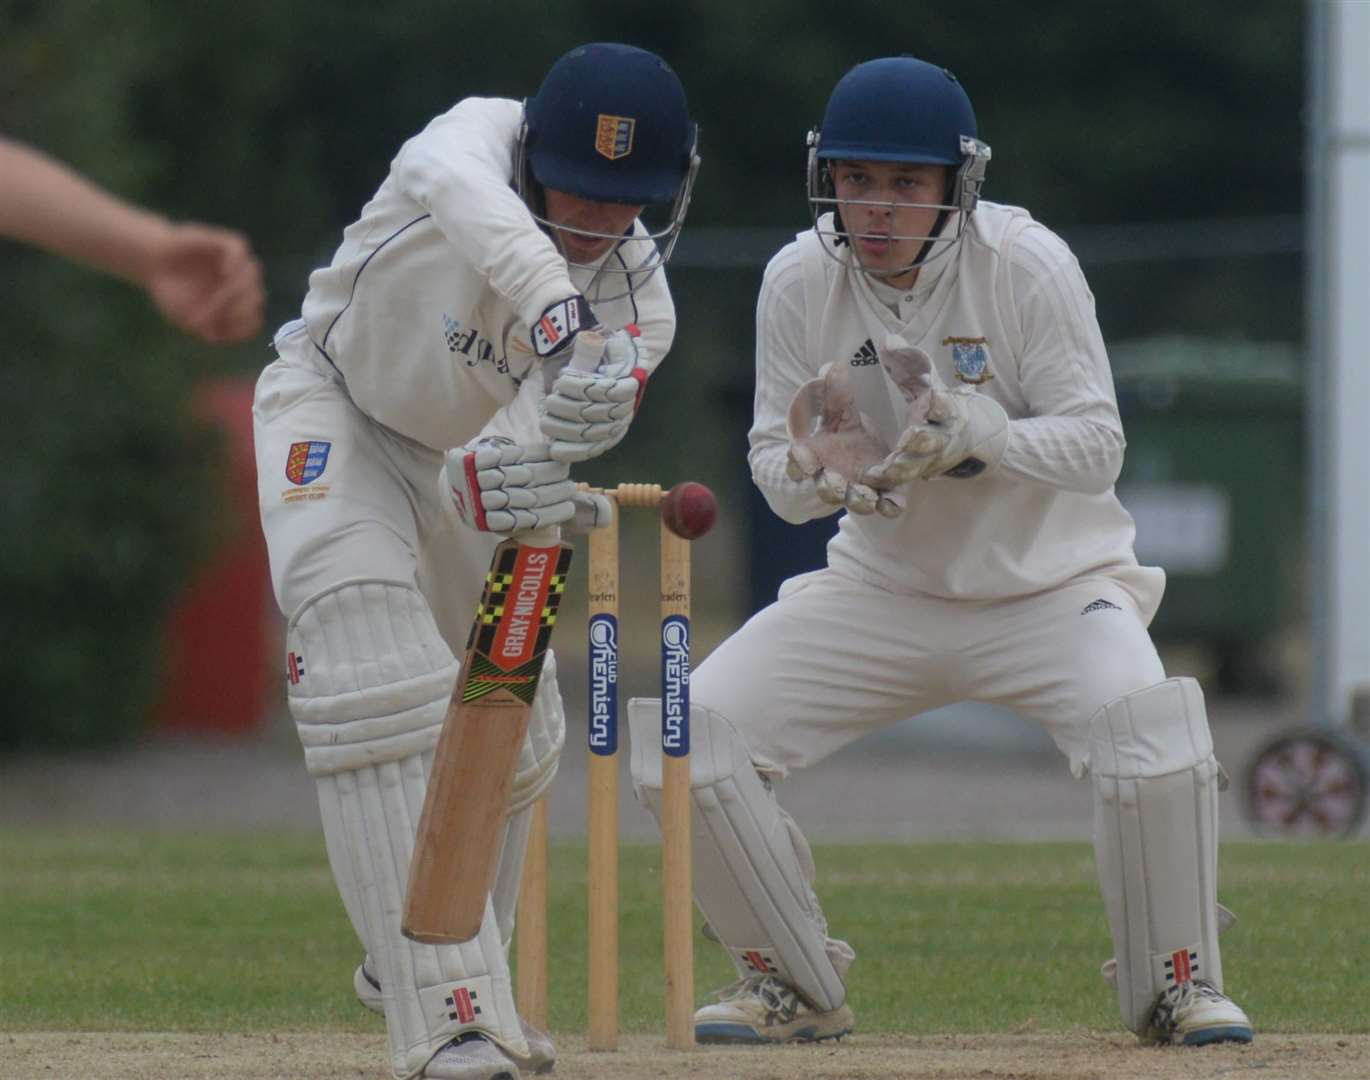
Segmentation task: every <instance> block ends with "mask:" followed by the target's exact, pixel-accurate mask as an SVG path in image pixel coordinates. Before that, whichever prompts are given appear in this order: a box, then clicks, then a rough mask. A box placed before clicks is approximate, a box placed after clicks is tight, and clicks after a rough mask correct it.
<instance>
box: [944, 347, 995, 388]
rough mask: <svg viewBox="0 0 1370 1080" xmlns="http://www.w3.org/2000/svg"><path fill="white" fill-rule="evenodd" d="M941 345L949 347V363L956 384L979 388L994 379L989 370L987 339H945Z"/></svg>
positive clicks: (992, 373)
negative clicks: (952, 369) (967, 384)
mask: <svg viewBox="0 0 1370 1080" xmlns="http://www.w3.org/2000/svg"><path fill="white" fill-rule="evenodd" d="M942 344H943V345H950V346H951V363H952V367H953V368H954V369H955V371H956V379H957V381H958V382H963V383H970V384H971V385H972V386H979V385H980V384H981V383H985V382H989V381H990V379H992V378H994V372H992V371H990V369H989V338H982V337H975V338H971V337H946V338H943V339H942Z"/></svg>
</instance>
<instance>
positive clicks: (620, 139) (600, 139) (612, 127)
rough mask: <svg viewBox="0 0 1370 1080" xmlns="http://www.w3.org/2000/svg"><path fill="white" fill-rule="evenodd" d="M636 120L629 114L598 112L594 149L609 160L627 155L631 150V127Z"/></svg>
mask: <svg viewBox="0 0 1370 1080" xmlns="http://www.w3.org/2000/svg"><path fill="white" fill-rule="evenodd" d="M635 127H637V121H636V120H634V119H633V118H632V117H631V116H607V115H605V114H604V113H600V114H599V123H598V125H596V127H595V150H596V151H597V152H598V153H600V154H602V155H603V156H604V157H607V158H608V159H609V160H610V161H617V160H618V159H619V158H624V157H627V156H628V155H629V154H631V153H632V152H633V129H634V128H635Z"/></svg>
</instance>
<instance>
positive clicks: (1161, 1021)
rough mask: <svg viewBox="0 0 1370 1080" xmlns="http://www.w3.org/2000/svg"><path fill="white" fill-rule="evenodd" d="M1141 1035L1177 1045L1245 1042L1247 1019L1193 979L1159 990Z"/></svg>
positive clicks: (1247, 1038) (1249, 1036)
mask: <svg viewBox="0 0 1370 1080" xmlns="http://www.w3.org/2000/svg"><path fill="white" fill-rule="evenodd" d="M1144 1038H1146V1039H1147V1040H1148V1041H1150V1042H1158V1043H1173V1044H1175V1045H1177V1046H1202V1045H1203V1044H1205V1043H1216V1042H1243V1043H1249V1042H1250V1041H1251V1039H1252V1033H1251V1021H1250V1020H1248V1019H1247V1018H1246V1013H1244V1012H1242V1010H1241V1009H1240V1008H1238V1007H1237V1005H1236V1003H1235V1002H1234V1001H1233V1000H1232V999H1231V998H1229V997H1227V996H1226V995H1224V994H1222V993H1219V991H1218V990H1216V989H1215V988H1214V987H1213V986H1211V985H1209V984H1208V983H1206V982H1204V981H1203V980H1202V979H1194V980H1193V981H1191V982H1184V983H1180V984H1179V985H1178V986H1172V987H1170V989H1168V990H1166V991H1164V992H1162V994H1161V996H1160V997H1159V998H1158V999H1157V1001H1156V1011H1155V1012H1154V1013H1152V1014H1151V1027H1150V1028H1149V1029H1148V1030H1147V1032H1146V1034H1145V1036H1144Z"/></svg>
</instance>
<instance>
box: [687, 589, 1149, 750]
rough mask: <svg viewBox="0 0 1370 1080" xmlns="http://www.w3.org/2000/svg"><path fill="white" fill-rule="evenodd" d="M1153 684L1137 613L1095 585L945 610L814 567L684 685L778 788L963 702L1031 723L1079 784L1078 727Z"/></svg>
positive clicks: (1084, 740) (958, 603)
mask: <svg viewBox="0 0 1370 1080" xmlns="http://www.w3.org/2000/svg"><path fill="white" fill-rule="evenodd" d="M1164 678H1165V671H1164V668H1163V667H1162V665H1161V661H1160V658H1159V657H1158V656H1157V654H1156V648H1155V645H1154V644H1153V643H1152V641H1151V636H1150V634H1148V633H1147V629H1146V625H1145V623H1144V622H1143V620H1142V617H1141V615H1140V614H1139V613H1138V610H1137V607H1136V605H1135V604H1134V603H1133V601H1132V599H1131V598H1130V596H1129V594H1128V593H1127V591H1126V590H1124V589H1123V588H1121V587H1120V586H1119V585H1117V584H1115V583H1114V582H1112V581H1111V580H1109V579H1108V578H1107V577H1088V578H1082V579H1079V580H1076V581H1073V582H1071V583H1070V584H1068V585H1065V586H1063V587H1060V588H1057V589H1054V590H1052V591H1049V592H1044V593H1037V594H1034V595H1032V596H1026V597H1020V598H1015V599H1010V600H996V601H989V600H944V599H939V598H936V597H930V596H910V595H896V594H894V593H890V592H887V591H885V590H882V589H879V588H877V587H876V586H874V585H871V584H868V583H865V582H861V581H856V580H853V579H852V578H849V577H844V576H842V575H840V574H837V573H834V572H833V571H832V570H826V569H825V570H819V571H815V572H814V573H811V574H803V575H800V576H799V577H795V578H791V579H790V580H789V581H787V582H786V583H785V584H784V585H783V586H782V587H781V589H780V594H779V598H778V599H777V600H776V602H775V603H773V604H771V605H770V606H769V607H767V608H765V609H764V610H762V611H760V612H758V613H757V614H756V615H755V616H753V617H752V618H751V619H750V620H749V621H748V622H747V623H746V625H745V626H743V627H742V628H741V629H740V630H739V631H737V633H735V634H733V635H732V636H731V637H730V638H728V639H727V640H726V641H725V642H723V644H722V645H720V646H719V647H718V648H717V649H715V650H714V652H713V653H712V654H710V655H709V656H708V658H706V659H705V660H704V662H703V663H701V664H700V665H699V667H698V668H697V669H696V670H695V671H694V672H693V674H692V675H691V677H690V700H691V702H692V703H694V704H697V705H704V706H707V707H708V708H710V709H713V710H714V711H715V712H718V713H719V714H721V715H723V716H725V717H727V718H728V720H730V721H731V722H732V723H733V725H734V726H735V727H736V728H737V729H738V731H739V732H740V733H741V735H742V737H743V739H744V740H745V741H746V743H747V747H748V750H749V751H750V753H751V755H752V760H753V762H754V763H755V764H756V766H757V768H758V769H760V770H761V771H763V772H766V773H769V774H772V775H776V776H784V775H786V774H787V773H789V772H791V771H792V770H795V769H803V768H807V767H808V766H810V765H814V764H816V763H818V762H820V761H822V760H823V759H824V758H826V757H827V756H828V755H829V754H832V753H834V752H836V751H837V750H840V749H841V748H842V747H844V746H846V745H847V744H848V743H849V742H851V741H853V740H854V739H856V738H858V737H859V736H861V735H864V734H866V733H868V732H871V731H876V730H878V729H881V728H885V727H889V726H890V725H892V724H895V723H898V722H899V721H901V720H904V719H906V718H907V717H910V716H916V715H917V714H919V713H923V712H927V711H928V710H930V709H935V708H938V707H940V706H943V705H949V704H953V703H955V702H961V701H982V702H987V703H990V704H995V705H1004V706H1008V707H1010V708H1012V709H1014V710H1016V711H1017V712H1019V713H1020V714H1022V715H1024V716H1028V717H1031V718H1033V719H1035V720H1037V721H1038V722H1040V723H1041V724H1042V725H1043V726H1044V727H1045V728H1046V729H1047V731H1048V732H1049V733H1050V734H1051V737H1052V738H1053V739H1054V740H1055V741H1056V745H1057V746H1058V747H1059V748H1060V750H1061V752H1062V753H1063V754H1065V755H1066V757H1067V758H1069V760H1070V767H1071V771H1072V772H1073V773H1074V774H1075V775H1076V776H1080V775H1083V773H1084V771H1085V769H1086V767H1087V766H1088V762H1089V721H1090V717H1092V716H1093V715H1094V713H1095V712H1097V711H1098V710H1099V709H1100V708H1101V707H1102V706H1103V705H1104V704H1105V703H1107V702H1109V701H1112V700H1113V699H1114V698H1117V697H1120V696H1122V695H1123V694H1127V693H1130V692H1132V691H1134V690H1140V689H1142V688H1143V687H1146V686H1150V685H1152V684H1153V683H1157V682H1160V681H1161V680H1162V679H1164Z"/></svg>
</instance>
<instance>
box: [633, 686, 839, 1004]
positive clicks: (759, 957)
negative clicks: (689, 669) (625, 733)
mask: <svg viewBox="0 0 1370 1080" xmlns="http://www.w3.org/2000/svg"><path fill="white" fill-rule="evenodd" d="M628 726H629V730H630V732H631V739H632V757H631V769H632V776H633V788H634V790H635V791H636V792H637V797H638V800H639V801H640V802H642V803H643V805H645V806H646V807H647V809H648V810H649V811H650V812H651V814H652V817H654V818H655V819H656V821H657V824H658V825H660V823H661V783H662V781H661V775H662V770H661V702H660V701H659V700H657V699H655V698H633V699H632V700H631V701H629V702H628ZM690 795H691V799H692V800H693V803H694V813H693V814H692V815H691V821H692V828H691V832H692V834H693V843H694V850H693V862H694V895H695V901H696V903H698V904H699V907H700V910H702V911H703V912H704V915H705V917H706V918H707V919H708V920H709V926H710V927H711V928H712V930H713V932H714V934H715V935H716V936H717V938H718V940H719V941H720V942H721V943H722V944H723V945H724V947H725V948H726V949H727V950H728V953H729V955H730V956H732V958H733V962H734V964H736V965H737V969H738V973H739V974H741V975H744V976H746V975H755V974H758V973H773V974H775V975H777V976H779V978H780V979H782V980H783V981H784V982H787V983H789V984H790V985H791V986H793V987H794V988H795V989H797V990H798V991H799V992H800V993H801V994H802V995H803V996H804V997H805V998H807V999H808V1000H809V1001H810V1003H811V1004H813V1005H814V1007H815V1008H817V1009H820V1010H822V1011H825V1012H826V1011H828V1010H831V1009H836V1008H838V1007H839V1006H840V1005H841V1004H842V1002H843V1001H844V1000H845V999H846V996H847V988H846V985H845V983H844V981H843V977H844V976H845V974H846V970H847V967H848V966H850V964H851V961H852V956H853V953H852V951H851V947H850V946H848V945H847V944H846V943H845V942H840V941H831V940H829V938H828V933H827V931H828V928H827V922H826V921H825V920H824V918H823V912H822V909H821V908H820V907H819V905H818V898H817V897H816V896H815V895H814V893H813V889H812V888H811V887H810V883H809V882H810V878H811V877H812V873H813V870H812V868H813V860H812V857H811V856H810V854H809V850H808V844H807V843H805V842H804V839H803V837H802V836H801V835H800V834H799V830H798V829H797V828H796V827H795V826H794V824H793V822H792V821H791V820H790V818H789V817H788V815H786V814H785V813H784V812H783V811H782V810H781V809H780V807H779V805H777V803H776V801H775V797H774V796H773V795H772V794H771V791H770V789H769V787H768V786H767V785H766V784H765V782H764V781H763V780H762V779H761V777H760V776H758V775H757V772H756V769H755V767H754V766H753V765H752V761H751V757H750V755H749V754H748V753H747V747H746V744H745V743H744V742H743V741H742V738H741V736H739V735H738V733H737V731H736V730H735V729H734V728H733V726H732V724H730V723H729V722H728V721H727V720H726V719H725V718H724V717H722V716H720V715H719V714H718V713H715V712H713V711H712V710H710V709H707V708H704V707H702V706H699V705H691V706H690Z"/></svg>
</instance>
